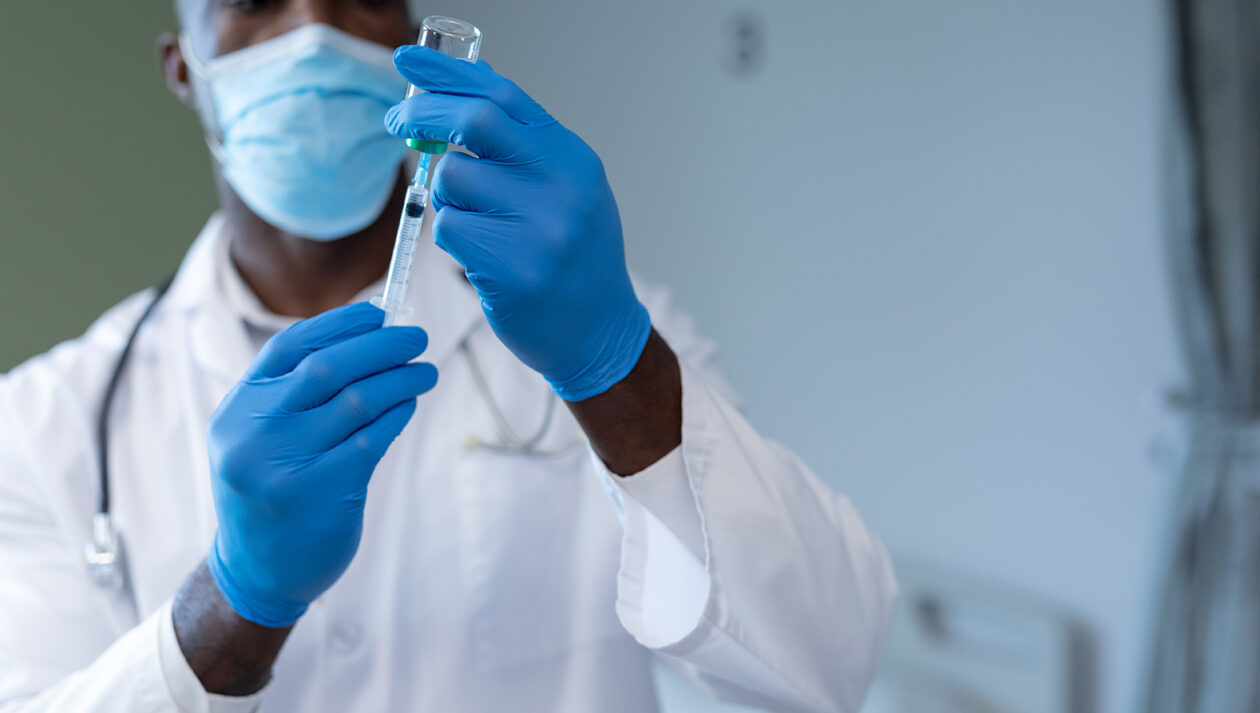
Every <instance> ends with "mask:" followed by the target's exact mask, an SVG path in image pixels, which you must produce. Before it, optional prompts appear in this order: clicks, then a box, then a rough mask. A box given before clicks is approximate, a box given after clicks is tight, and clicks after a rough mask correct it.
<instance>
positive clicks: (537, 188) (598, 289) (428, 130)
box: [385, 46, 652, 401]
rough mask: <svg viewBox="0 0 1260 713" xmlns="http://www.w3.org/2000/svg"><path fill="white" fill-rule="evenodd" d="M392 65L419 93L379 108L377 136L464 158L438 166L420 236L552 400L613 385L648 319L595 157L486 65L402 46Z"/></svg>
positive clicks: (646, 330) (631, 359)
mask: <svg viewBox="0 0 1260 713" xmlns="http://www.w3.org/2000/svg"><path fill="white" fill-rule="evenodd" d="M394 64H395V66H396V67H397V68H398V71H399V72H400V73H401V74H402V75H403V76H404V77H405V78H406V79H407V81H409V82H411V83H412V84H415V85H416V86H417V87H420V88H421V89H424V90H427V91H428V92H430V93H428V94H420V95H417V96H415V97H412V98H411V99H408V100H406V101H405V102H403V103H402V104H399V105H398V106H395V107H393V108H392V109H390V111H389V113H388V114H387V115H386V119H385V125H386V127H387V128H388V129H389V131H390V133H392V134H394V135H395V136H399V137H406V138H427V139H439V140H443V141H449V142H450V143H453V144H456V145H459V146H463V147H465V148H467V149H468V150H469V151H472V152H473V153H475V154H476V155H477V157H476V158H474V157H472V156H467V155H465V154H461V153H451V154H447V155H446V156H444V157H443V159H442V161H441V163H439V164H438V168H437V170H436V172H435V174H434V178H433V194H432V202H433V206H434V207H435V208H436V209H437V217H436V219H435V222H434V224H433V232H434V238H435V241H436V243H437V245H438V247H440V248H442V249H443V250H445V251H446V252H448V253H450V254H451V255H452V256H453V257H454V258H455V259H456V260H458V261H459V263H460V264H461V265H463V267H464V270H465V272H466V273H467V275H468V279H469V281H470V282H471V283H472V285H473V286H474V287H475V288H476V289H477V293H478V294H479V295H480V297H481V306H482V308H483V310H484V311H485V313H486V318H487V319H488V320H489V322H490V326H491V327H493V328H494V331H495V333H496V334H497V335H498V336H499V339H500V340H502V341H503V343H504V344H505V345H506V346H507V347H508V348H509V349H511V350H512V352H513V353H514V354H515V355H516V356H517V358H519V359H520V360H521V361H522V362H524V363H525V364H526V365H528V366H529V367H531V368H533V369H534V370H535V371H537V372H539V373H540V374H542V375H543V376H544V377H545V378H546V379H547V381H548V382H550V384H551V386H552V388H553V389H554V390H555V392H556V393H557V394H559V395H560V396H561V397H562V398H564V399H567V400H570V401H581V400H583V399H586V398H589V397H591V396H595V395H596V394H599V393H602V392H604V391H606V390H607V389H608V388H609V387H611V386H613V385H614V384H616V383H617V382H619V381H621V380H622V379H623V378H625V376H626V375H627V374H629V373H630V370H631V369H633V368H634V366H635V364H636V363H637V362H638V360H639V356H640V355H641V354H642V352H643V347H644V345H645V344H646V343H647V338H648V335H649V334H650V332H651V328H652V325H651V319H650V318H649V317H648V313H647V310H646V309H644V307H643V305H642V304H641V303H640V302H639V300H638V298H637V297H636V296H635V293H634V288H633V287H632V286H631V284H630V277H629V275H628V274H627V272H626V261H625V249H624V247H623V245H622V237H621V218H620V216H619V215H618V213H617V204H616V201H614V200H613V195H612V190H611V189H610V188H609V186H608V180H607V179H606V178H605V176H604V167H603V164H602V163H600V160H599V157H598V156H596V155H595V152H594V151H592V150H591V148H590V147H589V146H587V145H586V144H585V143H583V141H582V140H581V139H580V138H578V137H577V135H575V134H574V133H573V132H571V131H569V130H568V129H566V128H564V127H563V126H561V125H560V123H559V122H557V121H556V120H555V119H553V118H551V116H550V115H548V114H547V112H546V111H544V110H543V108H542V107H540V106H539V105H538V104H537V103H535V102H534V100H533V99H531V98H530V97H529V96H528V95H526V94H525V92H523V91H521V89H520V88H518V87H517V86H516V85H515V84H513V83H512V82H510V81H508V80H507V79H505V78H503V77H501V76H499V75H498V74H496V73H495V72H494V70H492V69H491V68H490V66H489V65H488V64H486V63H485V62H477V63H476V64H472V63H469V62H464V61H461V60H456V59H452V58H450V57H447V56H446V55H443V54H442V53H440V52H437V51H435V50H431V49H428V48H425V47H419V46H406V47H402V48H399V49H398V50H397V51H396V52H395V53H394Z"/></svg>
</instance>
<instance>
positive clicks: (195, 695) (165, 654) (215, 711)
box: [157, 602, 265, 713]
mask: <svg viewBox="0 0 1260 713" xmlns="http://www.w3.org/2000/svg"><path fill="white" fill-rule="evenodd" d="M157 616H158V617H159V621H158V629H159V632H158V637H159V640H158V656H159V658H160V659H161V661H162V675H163V676H164V677H165V678H166V687H167V689H168V690H169V691H170V694H171V698H173V699H174V700H175V704H176V705H177V706H179V709H180V710H181V711H185V712H186V713H253V712H254V711H256V710H258V706H259V704H260V703H261V702H262V691H259V692H258V693H255V694H253V695H250V696H243V697H236V696H220V695H215V694H210V693H206V689H205V688H203V687H202V685H201V681H200V680H199V679H198V678H197V674H196V673H194V672H193V670H192V666H190V665H189V664H188V659H186V658H185V657H184V651H183V649H181V648H180V646H179V640H178V639H177V638H175V619H174V617H173V616H172V614H171V604H170V603H169V602H168V603H167V604H166V605H165V606H163V607H162V610H161V611H160V612H159V613H158V615H157ZM264 690H265V689H264Z"/></svg>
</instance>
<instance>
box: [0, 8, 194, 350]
mask: <svg viewBox="0 0 1260 713" xmlns="http://www.w3.org/2000/svg"><path fill="white" fill-rule="evenodd" d="M174 27H175V21H174V17H173V13H172V12H171V10H170V7H169V3H166V2H161V1H156V2H155V1H154V0H144V1H143V2H109V3H106V2H76V3H60V2H20V3H6V5H5V8H4V16H3V20H0V53H3V54H0V62H2V63H0V97H3V99H0V102H3V105H2V106H0V137H3V138H2V139H0V141H3V143H4V148H3V152H0V164H2V165H3V170H2V171H0V176H2V177H0V181H2V182H3V183H0V186H3V190H2V191H0V304H3V305H5V308H4V309H3V310H2V311H0V335H2V336H0V371H4V370H7V369H9V368H11V367H13V366H15V365H16V364H18V363H20V362H21V361H23V360H24V359H26V358H28V357H30V356H33V355H35V354H38V353H39V352H42V351H44V350H46V349H48V348H49V347H51V346H53V345H54V344H56V343H57V342H60V341H62V340H65V339H69V338H72V337H75V336H77V335H79V334H81V333H82V332H83V330H84V329H85V328H86V327H87V326H88V325H89V324H91V323H92V321H93V320H94V319H95V318H96V317H97V316H98V315H99V314H100V313H101V312H103V311H104V310H105V309H107V308H108V307H109V306H111V305H113V304H114V303H116V302H117V301H118V300H120V299H122V298H123V297H125V296H127V295H128V294H130V293H132V292H135V291H137V290H139V289H142V288H144V287H145V286H147V285H150V284H153V283H156V282H158V281H160V280H161V279H162V278H163V277H165V276H166V275H167V274H169V273H170V272H172V271H173V270H174V269H175V268H176V267H177V266H178V264H179V260H180V258H181V256H182V255H183V253H184V251H185V249H187V247H188V245H189V243H190V242H191V241H192V239H193V238H194V237H195V236H196V233H197V231H198V229H199V228H200V227H201V225H202V223H203V222H204V221H205V218H206V216H208V215H209V213H210V211H211V210H213V207H214V195H213V186H212V183H211V180H210V174H209V158H208V156H207V153H206V148H205V143H204V142H203V141H202V139H201V132H200V129H199V128H198V125H197V121H196V117H195V115H194V114H193V112H192V111H191V110H189V109H187V108H185V107H184V106H183V105H182V104H180V103H179V102H178V101H177V100H176V99H175V98H174V97H173V96H172V95H171V94H170V93H169V92H168V91H167V89H166V85H165V84H164V82H163V80H162V76H161V73H160V71H159V68H158V62H157V51H156V49H155V48H156V40H157V36H158V34H159V33H161V32H163V31H166V30H171V29H173V28H174Z"/></svg>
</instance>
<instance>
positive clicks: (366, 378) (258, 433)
mask: <svg viewBox="0 0 1260 713" xmlns="http://www.w3.org/2000/svg"><path fill="white" fill-rule="evenodd" d="M383 320H384V313H383V312H381V310H379V309H377V308H376V307H373V306H371V305H369V304H366V303H363V304H355V305H350V306H347V307H339V308H337V309H334V310H331V311H329V312H325V313H324V314H321V315H319V316H317V317H314V318H312V319H308V320H306V321H303V322H299V323H297V324H295V325H293V326H292V327H289V328H288V329H286V330H284V331H283V332H280V333H279V334H277V335H275V336H274V337H272V338H271V339H270V340H269V341H268V342H267V344H266V345H265V346H264V347H263V349H262V351H261V352H260V353H259V354H258V358H256V359H254V363H253V364H251V365H250V367H249V369H248V370H247V371H246V372H245V376H244V377H243V378H242V379H241V380H240V382H239V383H237V384H236V386H235V387H234V388H233V389H232V391H230V392H229V393H228V395H227V396H226V397H224V399H223V402H222V403H220V404H219V408H218V409H217V410H215V412H214V415H213V416H211V417H210V426H209V428H208V429H207V439H208V445H209V448H210V479H211V486H212V490H213V492H214V505H215V509H216V510H217V511H218V514H219V530H218V532H217V533H216V535H215V538H214V545H213V546H212V547H211V548H210V555H209V557H207V558H206V561H207V563H208V564H209V566H210V573H211V575H213V577H214V581H215V583H216V584H217V585H218V587H219V591H221V592H222V593H223V596H224V598H225V599H227V601H228V603H229V604H230V605H232V608H233V609H235V610H236V612H237V613H238V614H240V615H241V616H243V617H244V618H246V619H248V620H250V621H252V622H254V623H256V624H261V625H263V626H288V625H289V624H292V623H293V622H295V621H297V619H298V618H299V617H301V616H302V614H303V613H304V612H305V611H306V607H307V605H309V604H310V603H311V602H313V601H314V600H315V598H316V597H318V596H319V595H320V594H321V593H323V591H324V590H326V589H328V587H330V586H332V584H333V582H335V581H337V578H338V577H340V576H341V573H342V572H344V571H345V570H346V567H348V566H349V565H350V560H351V559H353V558H354V553H355V551H356V550H357V549H358V547H359V536H360V535H361V534H362V531H363V504H364V501H365V500H366V499H367V487H368V480H369V479H370V478H371V476H372V471H373V470H374V469H375V468H376V464H377V462H379V461H380V459H381V457H382V456H384V455H385V449H387V448H389V444H390V443H392V442H393V440H394V438H396V437H397V436H398V434H399V433H400V432H401V431H402V429H403V427H404V426H406V425H407V421H408V420H410V418H411V415H412V414H413V413H415V410H416V397H417V396H418V395H420V394H422V393H424V392H426V391H428V390H429V389H431V388H433V385H434V384H435V383H436V382H437V369H435V368H434V367H433V365H432V364H423V363H419V364H409V363H408V362H409V361H411V360H412V359H414V358H415V357H417V356H419V355H420V353H421V352H423V351H424V349H425V347H426V346H427V345H428V336H427V335H425V333H424V331H423V330H421V329H419V328H418V327H387V328H384V329H382V328H381V323H382V321H383Z"/></svg>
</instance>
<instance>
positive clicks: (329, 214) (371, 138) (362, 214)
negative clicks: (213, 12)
mask: <svg viewBox="0 0 1260 713" xmlns="http://www.w3.org/2000/svg"><path fill="white" fill-rule="evenodd" d="M180 39H181V43H182V48H183V51H184V58H185V60H186V61H187V62H188V67H189V70H190V72H191V74H192V75H193V77H194V79H195V80H196V85H195V86H194V94H195V96H196V98H197V102H198V111H199V113H200V114H201V117H202V123H203V124H204V125H205V127H206V136H207V142H208V143H209V144H210V151H211V153H213V154H214V157H215V159H216V160H218V162H219V164H220V165H221V166H222V168H223V176H224V178H225V179H226V180H227V182H228V184H229V185H231V186H232V188H233V189H234V190H235V191H236V193H237V195H239V196H240V198H241V200H242V201H244V202H245V204H246V205H247V206H249V207H250V209H251V210H253V211H254V213H256V214H258V216H259V217H260V218H262V219H263V220H265V221H267V222H268V223H271V224H272V225H274V226H276V227H277V228H279V229H281V230H283V231H285V232H287V233H292V234H294V235H300V236H302V237H305V238H310V239H313V240H336V239H338V238H342V237H345V236H347V235H350V234H351V233H355V232H358V231H360V230H362V229H363V228H366V227H367V226H368V225H371V224H372V222H373V221H375V220H376V219H377V218H378V217H379V216H380V215H381V212H382V211H383V210H384V208H385V204H386V203H387V202H388V201H389V198H390V195H391V194H392V192H393V189H394V186H395V185H396V182H397V180H398V171H399V165H400V164H401V162H402V159H403V156H404V154H405V153H406V150H405V147H404V146H403V144H402V142H400V141H399V140H398V139H396V138H393V137H391V136H390V135H389V134H388V133H387V132H386V131H385V124H384V117H385V111H386V110H387V109H389V107H390V106H392V105H394V104H396V103H397V102H398V101H399V97H401V96H402V95H403V90H404V89H405V87H406V83H405V82H404V81H403V80H402V78H401V77H399V75H398V73H397V72H396V71H395V70H394V62H393V53H392V52H391V51H390V50H389V49H388V48H386V47H383V46H381V45H378V44H376V43H374V42H368V41H366V40H361V39H359V38H357V37H354V36H352V35H348V34H346V33H344V32H341V31H340V30H337V29H336V28H333V27H329V26H328V25H318V24H314V25H304V26H302V27H301V28H298V29H296V30H293V31H291V32H288V33H286V34H284V35H281V36H280V37H277V38H275V39H271V40H267V41H266V42H263V43H261V44H257V45H254V46H252V47H247V48H245V49H243V50H239V51H236V52H232V53H230V54H226V55H223V56H222V57H217V58H215V59H213V60H210V61H209V62H206V63H204V64H203V63H201V62H198V61H197V60H196V56H195V55H194V54H193V52H192V48H191V47H190V45H189V43H188V41H187V40H186V39H185V38H183V37H181V38H180Z"/></svg>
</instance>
